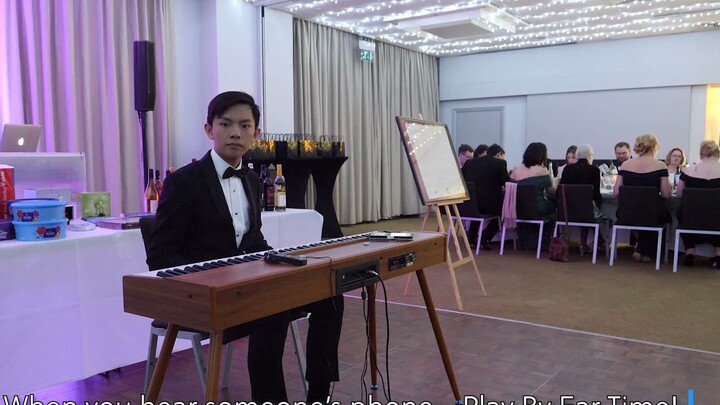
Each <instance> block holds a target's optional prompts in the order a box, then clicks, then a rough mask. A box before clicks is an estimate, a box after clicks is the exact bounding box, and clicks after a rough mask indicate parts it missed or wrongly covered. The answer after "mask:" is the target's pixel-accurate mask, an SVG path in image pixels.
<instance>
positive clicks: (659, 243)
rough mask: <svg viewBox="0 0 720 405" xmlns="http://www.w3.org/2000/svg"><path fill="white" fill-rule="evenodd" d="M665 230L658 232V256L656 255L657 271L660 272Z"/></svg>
mask: <svg viewBox="0 0 720 405" xmlns="http://www.w3.org/2000/svg"><path fill="white" fill-rule="evenodd" d="M664 230H665V228H661V229H660V230H659V231H658V243H657V254H656V255H655V270H660V256H662V239H663V235H662V234H663V231H664Z"/></svg>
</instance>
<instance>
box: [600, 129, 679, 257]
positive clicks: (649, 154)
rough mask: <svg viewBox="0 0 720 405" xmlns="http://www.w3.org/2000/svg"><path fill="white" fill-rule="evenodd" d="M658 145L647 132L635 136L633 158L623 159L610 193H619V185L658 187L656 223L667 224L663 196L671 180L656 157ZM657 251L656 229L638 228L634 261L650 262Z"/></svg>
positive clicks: (668, 220)
mask: <svg viewBox="0 0 720 405" xmlns="http://www.w3.org/2000/svg"><path fill="white" fill-rule="evenodd" d="M659 148H660V143H659V142H658V140H657V138H656V137H655V135H651V134H646V135H642V136H638V137H637V138H635V146H634V147H633V150H634V151H635V153H636V154H637V157H636V158H635V159H630V160H626V161H625V162H623V164H622V165H621V166H620V170H619V171H618V177H617V181H616V182H615V189H614V191H613V193H614V194H615V195H616V196H617V195H619V194H620V187H622V186H624V185H625V186H638V187H642V186H652V187H657V188H658V190H659V192H660V193H659V194H658V199H657V219H656V220H657V224H658V225H659V224H666V223H669V222H670V221H672V218H671V217H670V212H669V211H668V209H667V206H666V205H665V200H666V199H668V198H670V182H669V181H668V169H667V166H666V165H665V163H663V162H662V161H659V160H657V159H656V158H655V154H656V153H657V151H658V149H659ZM617 216H618V218H621V217H622V212H621V210H618V213H617ZM656 254H657V233H656V232H652V231H639V232H638V239H637V246H636V247H635V252H634V253H633V255H632V259H633V260H634V261H636V262H640V261H642V262H648V263H649V262H650V261H651V258H652V257H655V255H656Z"/></svg>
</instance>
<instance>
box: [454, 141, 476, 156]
mask: <svg viewBox="0 0 720 405" xmlns="http://www.w3.org/2000/svg"><path fill="white" fill-rule="evenodd" d="M465 152H470V153H473V148H472V146H470V145H468V144H466V143H464V144H462V145H460V147H459V148H458V155H461V154H463V153H465Z"/></svg>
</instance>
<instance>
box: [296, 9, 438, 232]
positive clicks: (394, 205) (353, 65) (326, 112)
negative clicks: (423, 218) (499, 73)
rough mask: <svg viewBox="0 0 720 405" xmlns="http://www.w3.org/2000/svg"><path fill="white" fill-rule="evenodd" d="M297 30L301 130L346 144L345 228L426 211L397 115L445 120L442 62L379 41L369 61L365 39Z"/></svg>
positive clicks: (341, 198) (340, 184)
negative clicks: (362, 52) (364, 57)
mask: <svg viewBox="0 0 720 405" xmlns="http://www.w3.org/2000/svg"><path fill="white" fill-rule="evenodd" d="M294 25H295V35H294V41H295V43H294V46H295V56H294V59H295V123H296V125H295V130H296V132H297V133H307V134H314V135H326V134H338V135H340V136H341V137H342V139H343V140H344V141H345V143H346V144H345V149H346V153H347V155H348V157H349V159H348V161H347V162H346V163H345V165H344V166H343V168H342V170H341V171H340V174H339V176H338V180H337V183H336V185H335V195H334V202H335V207H336V210H337V214H338V219H339V221H340V223H341V224H354V223H358V222H364V221H377V220H378V219H383V218H391V217H395V216H398V215H412V214H418V213H420V211H421V205H420V199H419V197H418V193H417V189H416V187H415V183H414V179H413V176H412V172H411V170H410V166H409V164H408V162H407V157H406V155H405V151H404V148H403V145H402V142H401V138H400V135H399V132H398V129H397V125H396V124H395V116H398V115H401V116H410V117H420V116H422V117H423V118H424V119H426V120H433V121H436V120H437V119H438V111H439V94H438V60H437V58H436V57H433V56H429V55H424V54H421V53H418V52H414V51H410V50H407V49H404V48H399V47H396V46H393V45H388V44H384V43H380V42H378V43H377V44H376V46H377V48H376V53H375V60H374V61H373V62H372V63H370V62H363V61H361V60H360V56H359V48H358V39H359V37H358V36H357V35H354V34H350V33H347V32H344V31H340V30H336V29H333V28H329V27H325V26H322V25H318V24H314V23H311V22H308V21H303V20H298V19H296V20H295V21H294ZM311 189H312V188H309V191H311ZM313 198H314V197H313V194H312V193H311V192H310V193H309V200H311V201H312V200H313Z"/></svg>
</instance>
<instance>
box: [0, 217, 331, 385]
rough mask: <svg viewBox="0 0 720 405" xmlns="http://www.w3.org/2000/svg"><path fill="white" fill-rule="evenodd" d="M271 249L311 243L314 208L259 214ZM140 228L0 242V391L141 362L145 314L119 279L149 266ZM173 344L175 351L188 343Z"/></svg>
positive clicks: (316, 229) (315, 230)
mask: <svg viewBox="0 0 720 405" xmlns="http://www.w3.org/2000/svg"><path fill="white" fill-rule="evenodd" d="M262 221H263V226H262V231H263V234H264V235H265V238H266V239H267V241H268V243H269V244H270V246H272V247H274V248H280V247H286V246H293V245H298V244H305V243H311V242H317V241H319V240H320V239H321V232H322V227H323V217H322V216H321V215H320V214H319V213H318V212H317V211H315V210H303V209H287V211H285V212H263V215H262ZM145 259H146V255H145V248H144V244H143V241H142V236H141V234H140V230H139V229H132V230H110V229H103V228H96V229H94V230H92V231H87V232H72V231H69V232H68V237H67V238H66V239H61V240H49V241H41V242H21V241H14V240H13V241H4V242H0V325H1V326H2V333H0V359H1V360H2V365H3V366H2V367H0V395H3V394H5V395H22V394H26V393H29V392H32V391H35V390H38V389H42V388H45V387H49V386H52V385H56V384H60V383H64V382H68V381H75V380H80V379H84V378H87V377H89V376H92V375H95V374H98V373H102V372H105V371H108V370H113V369H116V368H118V367H121V366H125V365H128V364H132V363H136V362H139V361H143V360H145V359H146V357H147V350H148V338H149V335H150V333H149V332H150V327H149V326H150V320H149V319H146V318H142V317H139V316H136V315H131V314H127V313H125V312H124V310H123V298H122V277H123V276H124V275H127V274H135V273H138V272H141V271H143V269H147V265H146V264H145ZM180 343H181V342H178V344H177V345H176V349H177V350H182V349H184V348H188V347H189V345H187V344H186V345H181V344H180Z"/></svg>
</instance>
